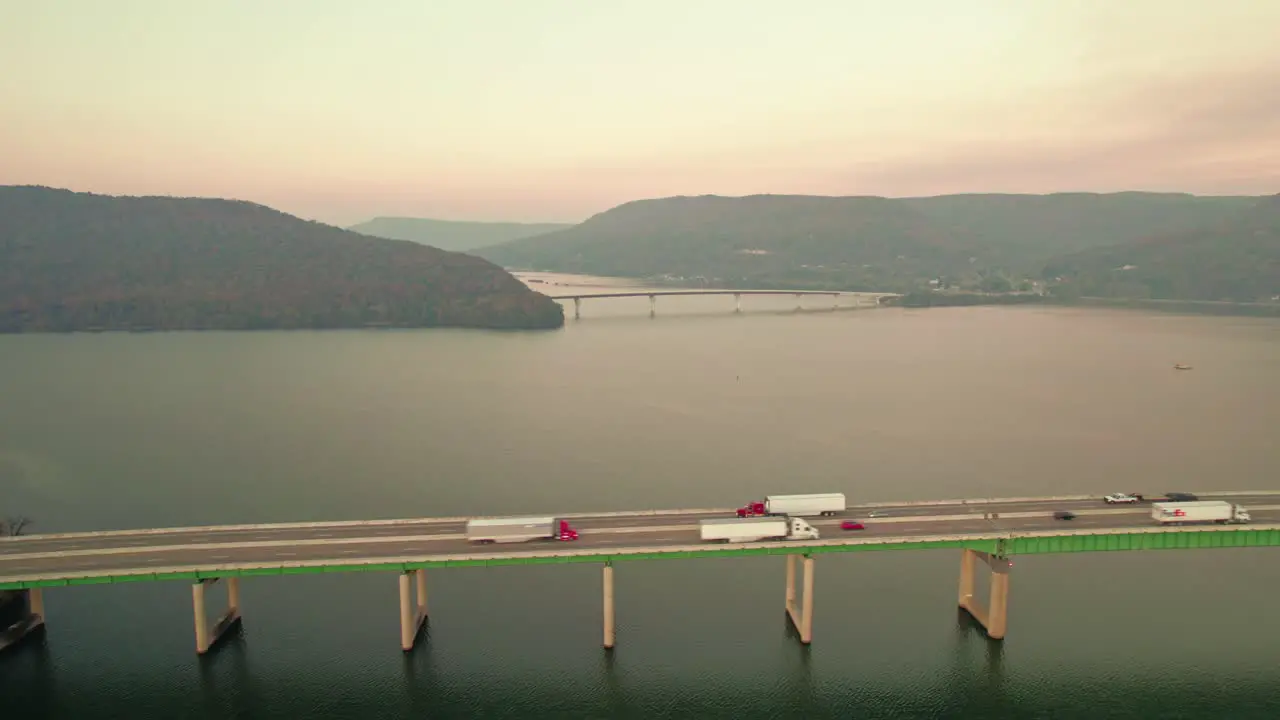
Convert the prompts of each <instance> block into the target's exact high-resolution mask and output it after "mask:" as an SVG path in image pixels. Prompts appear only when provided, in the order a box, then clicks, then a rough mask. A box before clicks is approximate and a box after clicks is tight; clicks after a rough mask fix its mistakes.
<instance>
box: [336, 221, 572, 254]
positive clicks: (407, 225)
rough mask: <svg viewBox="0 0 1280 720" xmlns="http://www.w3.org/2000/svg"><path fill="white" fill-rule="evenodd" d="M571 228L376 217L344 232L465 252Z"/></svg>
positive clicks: (566, 224)
mask: <svg viewBox="0 0 1280 720" xmlns="http://www.w3.org/2000/svg"><path fill="white" fill-rule="evenodd" d="M569 227H573V225H570V224H568V223H507V222H462V221H455V220H432V219H430V218H407V217H377V218H374V219H372V220H369V221H368V222H362V223H360V224H359V225H352V226H351V227H349V228H347V229H348V230H351V231H352V232H358V233H361V234H362V235H371V236H373V237H380V238H388V239H390V240H409V241H411V242H416V243H422V244H423V245H430V246H431V247H436V248H440V249H441V250H453V251H457V252H465V251H467V250H474V249H476V248H479V247H486V246H488V245H496V244H498V243H504V242H508V241H511V240H519V239H520V238H526V237H532V236H534V235H543V234H546V233H549V232H555V231H557V230H563V229H565V228H569Z"/></svg>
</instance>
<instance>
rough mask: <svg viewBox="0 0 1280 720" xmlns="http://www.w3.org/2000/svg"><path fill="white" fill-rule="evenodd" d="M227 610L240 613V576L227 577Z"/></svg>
mask: <svg viewBox="0 0 1280 720" xmlns="http://www.w3.org/2000/svg"><path fill="white" fill-rule="evenodd" d="M227 610H228V612H234V613H236V614H237V615H239V614H240V578H237V577H230V578H227Z"/></svg>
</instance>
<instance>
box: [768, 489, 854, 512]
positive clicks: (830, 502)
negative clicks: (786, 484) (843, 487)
mask: <svg viewBox="0 0 1280 720" xmlns="http://www.w3.org/2000/svg"><path fill="white" fill-rule="evenodd" d="M764 507H765V510H767V511H768V512H769V514H770V515H791V516H793V517H813V516H815V515H836V514H839V513H842V512H844V511H845V509H847V508H848V505H847V504H846V503H845V499H844V493H813V494H809V495H770V496H768V497H766V498H765V499H764Z"/></svg>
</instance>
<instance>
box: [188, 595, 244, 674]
mask: <svg viewBox="0 0 1280 720" xmlns="http://www.w3.org/2000/svg"><path fill="white" fill-rule="evenodd" d="M221 579H224V578H208V579H205V580H198V581H196V582H195V584H193V585H192V586H191V605H192V609H193V610H194V613H195V621H196V654H197V655H204V654H205V653H207V652H209V650H210V649H211V648H212V647H213V646H214V645H216V644H217V643H218V641H219V640H221V639H222V638H223V637H224V636H225V635H226V634H227V631H228V630H230V629H231V628H233V627H235V626H236V625H237V624H238V623H239V622H240V578H235V577H229V578H225V580H226V585H227V610H226V612H224V613H223V614H222V617H220V618H218V621H217V622H216V623H214V624H213V627H212V628H211V627H209V616H208V612H207V611H206V610H205V597H204V589H205V587H206V586H208V585H212V584H213V583H216V582H218V581H219V580H221Z"/></svg>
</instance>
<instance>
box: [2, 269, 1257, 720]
mask: <svg viewBox="0 0 1280 720" xmlns="http://www.w3.org/2000/svg"><path fill="white" fill-rule="evenodd" d="M535 287H537V286H535ZM553 289H554V290H562V289H563V288H553ZM744 303H745V304H746V306H747V310H748V312H746V313H744V314H743V315H740V316H735V315H733V314H732V313H731V310H732V307H733V303H732V299H731V298H723V297H722V298H692V299H680V300H677V299H660V300H659V304H658V315H657V317H656V318H653V319H650V318H649V317H648V300H647V299H645V298H640V299H637V300H635V301H634V302H633V301H588V302H587V303H586V304H585V305H584V308H583V310H584V318H583V319H582V320H581V321H580V322H573V321H570V323H569V324H568V326H567V327H566V328H565V329H564V330H563V331H559V332H552V333H542V334H516V333H489V332H468V331H427V332H323V333H310V332H294V333H260V334H254V333H198V334H197V333H171V334H154V335H74V336H26V337H18V336H8V337H0V510H5V511H17V510H20V511H23V512H27V513H29V514H31V515H34V516H35V517H36V519H37V521H38V526H37V529H39V530H43V531H49V532H52V531H61V530H91V529H109V528H127V527H142V526H156V525H188V524H201V523H239V522H266V521H289V520H319V519H357V518H387V517H405V516H422V515H458V514H470V513H504V512H520V513H525V512H528V513H533V512H553V511H587V510H613V509H628V508H645V507H648V508H665V507H679V506H697V507H702V506H729V505H734V504H738V503H741V502H743V501H745V500H748V499H751V498H753V497H757V496H760V495H763V494H766V493H778V492H804V491H827V490H831V491H836V490H840V491H843V492H845V493H846V494H847V495H848V496H849V497H850V498H851V500H853V501H874V500H897V499H902V500H911V499H924V498H940V497H972V496H992V495H994V496H999V495H1006V496H1007V495H1041V494H1064V493H1067V494H1072V493H1081V492H1097V493H1102V492H1111V491H1115V490H1147V491H1152V492H1161V491H1167V490H1190V491H1209V490H1214V489H1274V488H1280V479H1278V478H1277V470H1278V469H1280V443H1277V442H1276V437H1277V430H1276V428H1277V426H1278V425H1280V322H1276V321H1268V320H1258V319H1231V318H1197V317H1182V316H1175V315H1143V314H1137V313H1127V312H1113V311H1077V310H1064V309H1034V308H1017V309H1007V308H964V309H932V310H926V311H901V310H876V311H843V312H827V311H822V310H819V309H817V308H821V307H824V306H825V305H826V304H828V303H829V301H828V300H826V299H821V300H819V299H812V300H808V299H807V300H805V304H806V306H808V307H810V308H812V309H811V310H807V311H804V312H800V313H796V312H793V311H792V308H793V307H794V300H793V299H792V298H780V299H772V300H770V299H763V298H750V299H744ZM570 316H572V311H570ZM1176 362H1182V363H1188V364H1192V365H1194V366H1195V368H1196V369H1195V370H1194V371H1192V372H1176V371H1173V370H1172V369H1171V366H1172V364H1173V363H1176ZM957 560H958V558H957V557H956V555H955V553H952V552H941V551H940V552H927V553H868V554H865V555H859V556H852V555H851V556H845V557H822V558H820V561H819V562H818V563H817V596H816V597H817V600H816V613H815V639H814V643H813V645H812V646H811V647H810V648H808V649H804V648H802V647H800V646H799V644H798V643H797V641H796V640H795V638H794V637H792V636H791V635H790V634H789V633H788V630H787V625H786V622H785V619H784V615H783V611H782V596H783V563H782V560H781V559H780V558H760V559H756V558H742V559H724V560H694V561H669V562H649V563H623V564H621V565H619V566H618V568H617V571H616V583H617V617H618V647H617V649H616V651H615V652H614V653H613V654H612V655H611V656H606V655H605V654H604V653H603V651H602V650H601V649H600V576H599V568H598V567H594V566H591V567H576V566H574V567H541V568H496V569H470V568H463V569H456V570H449V571H444V570H442V571H434V572H433V573H432V574H431V578H430V582H431V611H432V624H431V627H430V637H429V640H428V642H426V643H425V644H424V645H423V646H422V647H420V648H419V649H418V650H417V651H416V652H415V653H414V654H413V655H411V656H409V657H408V658H406V657H404V656H403V654H402V653H401V652H400V650H399V646H398V620H397V614H396V613H397V586H396V580H395V578H394V577H392V576H389V575H381V574H354V575H340V576H326V577H318V576H302V577H296V578H266V579H252V580H248V581H245V582H244V584H243V595H244V600H243V604H244V606H245V624H244V628H243V631H242V634H241V636H240V637H238V638H235V639H233V640H232V641H231V642H230V643H228V644H227V645H225V646H223V647H222V648H221V650H220V651H219V652H217V653H215V654H214V655H212V656H211V657H209V658H207V659H206V660H205V661H198V660H197V658H196V657H195V654H194V651H193V649H192V647H193V638H192V630H191V619H190V592H189V590H188V589H187V586H186V585H185V584H182V583H163V584H139V585H120V586H102V587H85V588H71V589H65V590H53V591H48V592H47V593H46V598H47V600H46V602H47V610H48V616H49V626H48V632H47V634H46V637H45V639H44V642H43V643H36V644H33V645H29V646H26V647H24V648H22V649H21V650H19V651H17V652H12V653H7V654H6V655H4V656H0V702H3V707H4V708H5V715H6V716H7V715H8V714H9V711H11V710H14V716H15V717H32V718H34V717H50V718H55V717H56V718H62V717H65V718H76V719H80V718H115V717H119V718H147V719H155V720H161V719H163V720H170V719H171V718H178V717H181V718H198V717H210V718H226V717H242V718H272V719H276V718H278V719H281V720H283V719H286V718H287V719H293V718H300V717H321V716H323V717H338V718H359V719H361V720H363V719H365V718H370V717H391V718H395V717H415V718H416V717H430V718H450V717H484V718H561V717H566V718H606V717H636V718H719V717H722V718H757V717H758V718H820V717H832V718H848V717H868V718H935V717H936V718H974V719H979V718H1096V717H1115V718H1143V719H1146V718H1153V717H1161V718H1205V719H1209V718H1213V719H1217V718H1228V717H1229V718H1269V719H1270V718H1275V717H1280V670H1278V669H1277V668H1280V635H1277V632H1278V630H1277V628H1278V627H1280V626H1278V624H1277V621H1276V619H1275V614H1274V604H1275V603H1274V598H1275V596H1276V594H1277V592H1280V561H1278V560H1280V555H1277V554H1276V552H1275V551H1268V550H1233V551H1196V552H1167V553H1158V552H1152V553H1116V554H1097V555H1085V556H1048V557H1028V558H1024V559H1022V560H1020V561H1019V562H1018V564H1017V568H1016V570H1015V575H1014V577H1013V585H1012V596H1011V620H1010V629H1009V636H1008V639H1007V640H1006V641H1005V642H1004V643H1003V646H1000V645H995V644H991V643H988V642H987V641H986V640H985V639H984V638H983V637H982V636H981V635H980V634H978V633H977V632H976V631H974V630H973V629H972V628H970V627H969V626H968V625H967V624H966V623H964V622H963V621H961V620H959V619H958V617H957V613H956V610H955V592H956V577H957V566H958V561H957ZM215 597H218V598H221V593H220V592H215ZM15 708H16V710H15Z"/></svg>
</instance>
